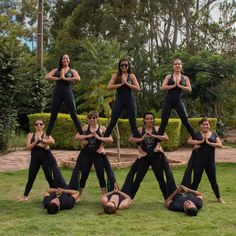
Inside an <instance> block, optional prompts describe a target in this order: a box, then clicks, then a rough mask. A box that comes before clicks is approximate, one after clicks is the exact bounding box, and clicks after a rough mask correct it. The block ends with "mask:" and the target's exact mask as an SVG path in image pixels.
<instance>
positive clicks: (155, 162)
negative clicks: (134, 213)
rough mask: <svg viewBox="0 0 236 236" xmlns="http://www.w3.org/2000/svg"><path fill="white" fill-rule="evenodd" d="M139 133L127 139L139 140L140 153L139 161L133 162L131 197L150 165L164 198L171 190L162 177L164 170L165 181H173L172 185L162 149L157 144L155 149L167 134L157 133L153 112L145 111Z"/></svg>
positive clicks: (166, 137) (166, 138) (170, 174)
mask: <svg viewBox="0 0 236 236" xmlns="http://www.w3.org/2000/svg"><path fill="white" fill-rule="evenodd" d="M139 133H140V136H141V138H135V137H130V139H129V140H130V141H131V142H136V143H137V142H141V146H140V147H139V152H140V153H141V155H142V157H141V159H140V161H138V162H135V165H137V167H136V168H135V169H136V170H135V171H136V177H135V179H134V181H133V183H132V185H131V188H132V191H131V199H133V198H134V196H135V194H136V192H137V191H138V189H139V186H140V184H141V182H142V180H143V178H144V177H145V175H146V173H147V171H148V169H149V167H150V166H151V167H152V170H153V172H154V174H155V177H156V179H157V181H158V183H159V186H160V189H161V192H162V195H163V197H164V199H166V198H167V197H168V196H169V192H171V190H169V189H168V188H169V185H167V183H166V181H165V179H164V170H165V173H166V177H167V181H168V182H169V183H173V184H174V185H175V183H174V179H173V175H172V172H171V170H170V168H169V165H168V163H167V160H166V159H165V157H164V155H163V153H162V152H163V151H162V149H161V147H160V146H159V150H157V143H158V142H160V140H161V141H168V140H169V139H168V136H167V135H166V134H163V135H158V127H157V126H155V125H154V114H153V113H152V112H147V113H145V114H144V127H140V128H139ZM165 162H166V163H165ZM131 169H132V168H131ZM129 174H130V173H129ZM129 174H128V175H129ZM127 178H128V176H127ZM170 178H172V180H170ZM124 185H125V184H124ZM123 187H124V186H123ZM174 187H175V186H174ZM174 187H173V189H174ZM124 189H127V187H124V188H123V191H126V190H124Z"/></svg>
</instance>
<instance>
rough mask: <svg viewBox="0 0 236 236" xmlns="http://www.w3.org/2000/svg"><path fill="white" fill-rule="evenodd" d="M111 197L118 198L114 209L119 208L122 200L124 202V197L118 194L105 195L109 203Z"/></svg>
mask: <svg viewBox="0 0 236 236" xmlns="http://www.w3.org/2000/svg"><path fill="white" fill-rule="evenodd" d="M113 195H118V196H119V202H118V206H117V207H116V209H118V208H119V206H120V204H121V202H122V201H123V200H125V196H123V195H121V194H120V193H119V192H117V193H111V194H109V195H107V199H108V201H110V199H111V197H112V196H113Z"/></svg>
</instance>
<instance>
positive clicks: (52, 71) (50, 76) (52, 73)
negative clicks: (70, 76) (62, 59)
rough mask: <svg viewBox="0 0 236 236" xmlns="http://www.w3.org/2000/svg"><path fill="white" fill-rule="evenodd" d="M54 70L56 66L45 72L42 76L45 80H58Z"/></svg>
mask: <svg viewBox="0 0 236 236" xmlns="http://www.w3.org/2000/svg"><path fill="white" fill-rule="evenodd" d="M56 71H57V68H55V69H53V70H51V71H50V72H49V73H48V74H46V76H45V77H44V78H45V80H51V81H55V80H60V78H59V77H55V76H54V75H55V73H56Z"/></svg>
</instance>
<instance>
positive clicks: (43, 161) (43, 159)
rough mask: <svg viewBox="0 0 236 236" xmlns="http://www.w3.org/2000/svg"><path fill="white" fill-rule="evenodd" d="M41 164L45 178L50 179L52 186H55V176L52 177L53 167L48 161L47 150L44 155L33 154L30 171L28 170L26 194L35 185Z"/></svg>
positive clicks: (49, 182)
mask: <svg viewBox="0 0 236 236" xmlns="http://www.w3.org/2000/svg"><path fill="white" fill-rule="evenodd" d="M40 166H42V168H43V172H44V175H45V178H46V180H47V181H48V184H49V186H50V188H53V187H54V182H53V178H52V171H51V168H50V167H49V164H48V161H47V154H46V151H45V152H44V153H43V155H42V156H38V155H31V160H30V166H29V172H28V181H27V184H26V186H25V192H24V196H28V195H29V192H30V190H31V189H32V187H33V184H34V181H35V179H36V176H37V174H38V171H39V169H40Z"/></svg>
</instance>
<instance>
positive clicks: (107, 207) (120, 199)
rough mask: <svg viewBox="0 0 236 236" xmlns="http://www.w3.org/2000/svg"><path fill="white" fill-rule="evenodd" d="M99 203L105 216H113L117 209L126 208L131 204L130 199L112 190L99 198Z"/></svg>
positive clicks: (122, 193) (118, 191)
mask: <svg viewBox="0 0 236 236" xmlns="http://www.w3.org/2000/svg"><path fill="white" fill-rule="evenodd" d="M101 202H102V205H103V206H104V212H105V213H106V214H115V213H116V210H117V209H119V210H121V209H126V208H128V207H129V206H130V204H131V198H130V196H129V195H127V194H126V193H124V192H122V191H120V190H113V191H111V192H109V193H106V194H104V195H103V196H102V198H101Z"/></svg>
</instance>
